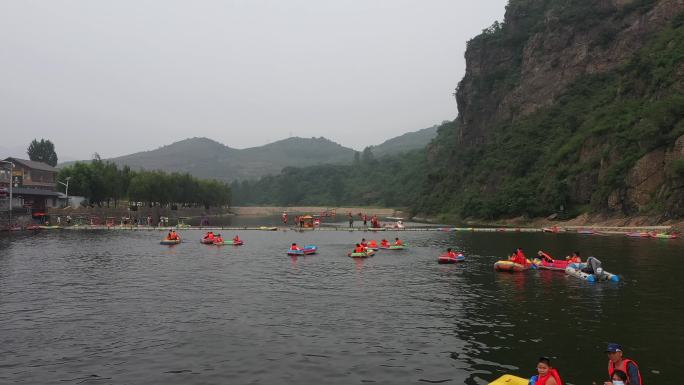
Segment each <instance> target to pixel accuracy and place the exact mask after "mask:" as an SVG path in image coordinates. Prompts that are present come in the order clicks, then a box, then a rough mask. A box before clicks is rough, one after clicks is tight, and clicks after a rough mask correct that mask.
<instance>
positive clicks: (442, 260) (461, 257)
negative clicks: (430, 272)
mask: <svg viewBox="0 0 684 385" xmlns="http://www.w3.org/2000/svg"><path fill="white" fill-rule="evenodd" d="M464 261H465V255H463V254H461V253H458V254H456V257H450V256H449V255H448V254H442V255H440V256H439V258H438V259H437V262H438V263H441V264H446V263H458V262H464Z"/></svg>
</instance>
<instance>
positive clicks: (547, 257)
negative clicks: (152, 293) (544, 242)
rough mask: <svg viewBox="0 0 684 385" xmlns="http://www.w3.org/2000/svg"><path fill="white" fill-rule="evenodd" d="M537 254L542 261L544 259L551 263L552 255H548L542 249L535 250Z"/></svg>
mask: <svg viewBox="0 0 684 385" xmlns="http://www.w3.org/2000/svg"><path fill="white" fill-rule="evenodd" d="M537 255H538V256H539V258H540V259H541V260H542V261H546V262H548V263H553V257H552V256H550V255H548V254H547V253H545V252H543V251H542V250H539V251H538V252H537Z"/></svg>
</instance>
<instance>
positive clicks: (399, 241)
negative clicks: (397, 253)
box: [394, 238, 404, 246]
mask: <svg viewBox="0 0 684 385" xmlns="http://www.w3.org/2000/svg"><path fill="white" fill-rule="evenodd" d="M403 245H404V242H402V241H401V239H399V238H394V246H403Z"/></svg>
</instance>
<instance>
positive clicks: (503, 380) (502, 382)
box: [489, 374, 530, 385]
mask: <svg viewBox="0 0 684 385" xmlns="http://www.w3.org/2000/svg"><path fill="white" fill-rule="evenodd" d="M529 383H530V380H529V379H527V378H522V377H518V376H513V375H510V374H504V375H503V376H501V377H499V378H497V379H496V380H494V381H493V382H490V383H489V385H528V384H529Z"/></svg>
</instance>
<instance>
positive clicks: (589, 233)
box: [577, 229, 601, 235]
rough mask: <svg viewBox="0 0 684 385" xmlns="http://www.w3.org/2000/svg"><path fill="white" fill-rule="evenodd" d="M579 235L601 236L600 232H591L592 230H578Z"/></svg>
mask: <svg viewBox="0 0 684 385" xmlns="http://www.w3.org/2000/svg"><path fill="white" fill-rule="evenodd" d="M577 234H582V235H599V234H601V233H599V232H598V231H595V230H591V229H579V230H577Z"/></svg>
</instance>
